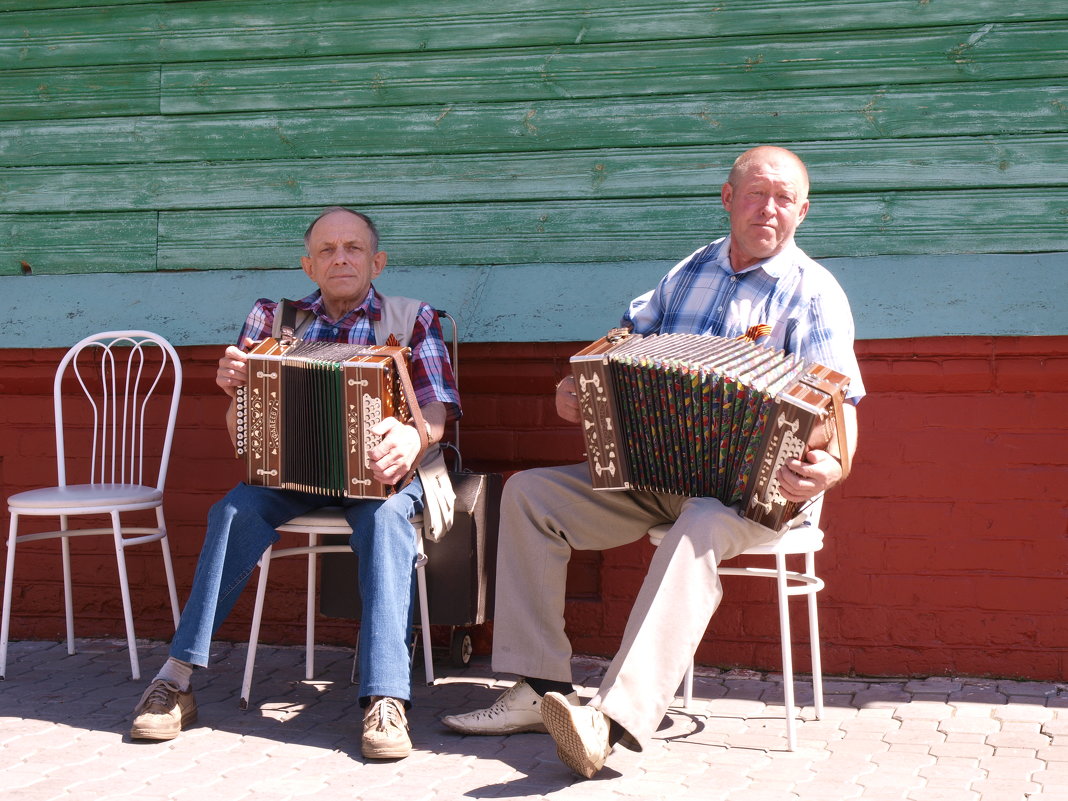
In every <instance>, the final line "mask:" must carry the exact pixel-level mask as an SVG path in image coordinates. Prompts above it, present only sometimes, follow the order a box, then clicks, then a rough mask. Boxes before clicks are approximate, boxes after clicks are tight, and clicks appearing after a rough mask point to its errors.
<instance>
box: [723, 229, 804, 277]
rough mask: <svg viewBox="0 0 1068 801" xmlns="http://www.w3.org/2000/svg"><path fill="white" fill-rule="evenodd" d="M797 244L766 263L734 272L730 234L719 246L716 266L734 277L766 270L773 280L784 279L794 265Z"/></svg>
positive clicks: (791, 243) (760, 262) (788, 247)
mask: <svg viewBox="0 0 1068 801" xmlns="http://www.w3.org/2000/svg"><path fill="white" fill-rule="evenodd" d="M796 252H797V244H796V243H795V242H790V244H788V245H787V246H786V247H784V248H783V249H782V250H781V251H779V252H778V253H776V254H775V255H774V256H772V257H771V258H770V259H764V261H758V262H757V263H756V264H753V265H750V266H749V267H746V268H745V269H744V270H742V271H741V272H738V273H736V272H734V268H733V267H732V266H731V237H730V234H728V235H727V236H725V237H723V240H722V243H721V244H720V246H719V250H718V251H717V252H716V258H715V261H716V264H718V265H719V267H720V268H721V269H722V270H725V271H726V272H728V273H731V274H733V275H744V274H745V273H751V272H753V271H754V270H761V269H762V270H764V272H766V273H767V274H768V275H770V276H771V277H772V278H782V277H783V276H784V275H786V273H787V270H788V269H789V268H790V265H792V264H794V263H795V262H796V261H797V259H796Z"/></svg>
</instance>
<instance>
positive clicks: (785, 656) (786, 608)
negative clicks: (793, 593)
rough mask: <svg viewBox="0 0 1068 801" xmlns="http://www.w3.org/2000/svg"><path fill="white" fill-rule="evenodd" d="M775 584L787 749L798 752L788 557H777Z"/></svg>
mask: <svg viewBox="0 0 1068 801" xmlns="http://www.w3.org/2000/svg"><path fill="white" fill-rule="evenodd" d="M775 569H776V573H777V575H776V577H775V584H776V587H777V590H778V598H779V637H780V639H781V641H782V687H783V704H784V706H785V707H786V747H787V748H788V749H789V750H790V751H795V750H797V731H796V730H797V721H796V719H795V711H794V664H793V649H792V647H791V645H792V643H791V639H790V596H789V594H788V593H787V591H786V590H787V583H786V557H785V556H784V555H783V554H776V555H775Z"/></svg>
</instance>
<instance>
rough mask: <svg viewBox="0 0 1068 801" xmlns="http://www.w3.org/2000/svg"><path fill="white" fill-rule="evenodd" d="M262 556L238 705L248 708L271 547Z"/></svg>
mask: <svg viewBox="0 0 1068 801" xmlns="http://www.w3.org/2000/svg"><path fill="white" fill-rule="evenodd" d="M272 547H273V546H270V545H268V546H267V550H266V551H264V552H263V556H261V557H260V578H259V581H258V582H257V583H256V605H255V606H254V607H253V609H252V630H251V631H250V632H249V635H248V653H247V654H246V655H245V675H244V677H243V678H242V679H241V700H240V701H239V702H238V706H240V707H241V709H248V697H249V690H250V688H251V687H252V671H253V670H254V669H255V668H256V646H257V644H258V643H259V641H260V622H261V620H262V619H263V599H264V597H265V596H266V595H267V574H268V572H269V571H270V568H271V549H272Z"/></svg>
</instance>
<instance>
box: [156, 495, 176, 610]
mask: <svg viewBox="0 0 1068 801" xmlns="http://www.w3.org/2000/svg"><path fill="white" fill-rule="evenodd" d="M156 524H157V525H158V526H159V529H160V531H162V532H163V537H162V538H161V539H160V541H159V544H160V547H161V548H162V549H163V569H164V571H165V572H166V574H167V595H168V597H169V598H170V602H171V617H172V618H174V628H175V630H177V629H178V621H179V619H180V617H181V611H180V610H179V608H178V589H177V585H176V584H175V582H174V562H173V561H171V545H170V541H169V540H168V538H167V524H166V521H164V519H163V507H161V506H157V507H156Z"/></svg>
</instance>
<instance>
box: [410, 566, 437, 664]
mask: <svg viewBox="0 0 1068 801" xmlns="http://www.w3.org/2000/svg"><path fill="white" fill-rule="evenodd" d="M415 564H416V567H415V583H416V586H417V587H418V590H419V616H420V622H421V625H422V629H423V633H422V635H421V637H422V640H423V671H424V673H425V676H426V683H427V684H428V685H431V684H433V683H434V681H435V679H434V649H433V647H432V643H431V640H430V607H429V606H428V605H427V595H426V571H425V570H424V568H425V567H426V556H424V555H423V554H419V558H418V559H417V561H416V563H415Z"/></svg>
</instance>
